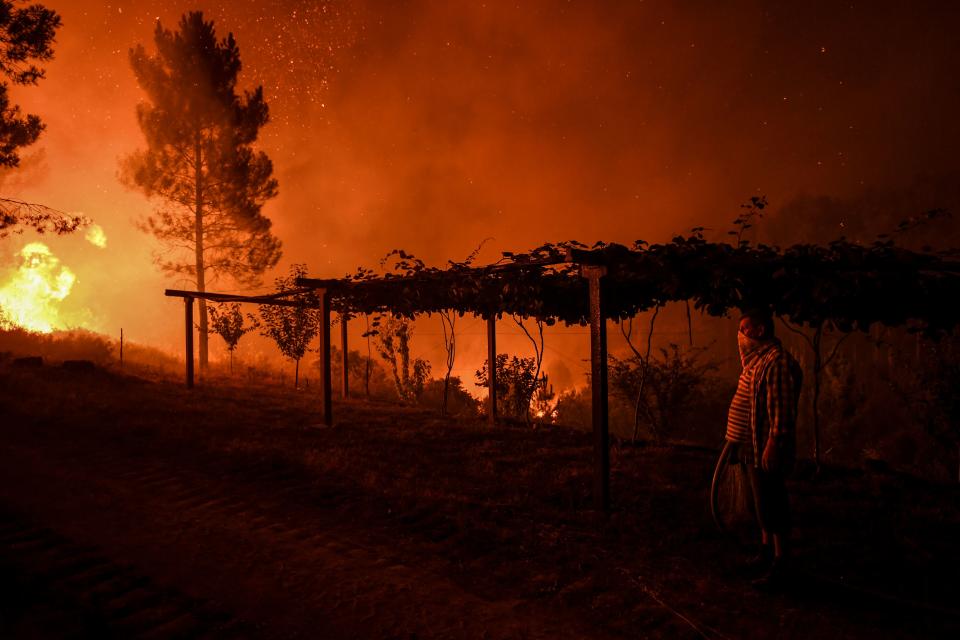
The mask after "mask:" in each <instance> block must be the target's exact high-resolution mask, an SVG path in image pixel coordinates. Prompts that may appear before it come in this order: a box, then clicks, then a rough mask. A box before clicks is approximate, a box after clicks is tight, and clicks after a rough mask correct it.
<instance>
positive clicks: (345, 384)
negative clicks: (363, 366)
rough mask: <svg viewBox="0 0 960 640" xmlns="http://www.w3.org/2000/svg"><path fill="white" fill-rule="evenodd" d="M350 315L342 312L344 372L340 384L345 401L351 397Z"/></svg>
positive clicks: (341, 332) (342, 362) (341, 341)
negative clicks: (348, 331)
mask: <svg viewBox="0 0 960 640" xmlns="http://www.w3.org/2000/svg"><path fill="white" fill-rule="evenodd" d="M348 318H349V315H348V314H347V312H346V311H341V312H340V348H341V350H342V351H343V357H341V358H340V364H341V365H342V367H343V370H342V374H341V377H342V382H341V384H340V395H341V396H342V397H343V399H344V400H346V399H347V396H349V395H350V382H349V381H350V376H349V375H348V374H349V364H350V363H349V348H348V346H347V319H348Z"/></svg>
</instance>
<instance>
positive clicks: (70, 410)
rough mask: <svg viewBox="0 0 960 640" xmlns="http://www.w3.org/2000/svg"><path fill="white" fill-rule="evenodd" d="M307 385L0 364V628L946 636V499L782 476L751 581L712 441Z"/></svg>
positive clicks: (955, 502)
mask: <svg viewBox="0 0 960 640" xmlns="http://www.w3.org/2000/svg"><path fill="white" fill-rule="evenodd" d="M336 412H337V418H338V422H339V424H338V426H337V427H335V428H333V429H322V428H317V427H315V426H312V425H313V424H314V423H315V422H316V420H317V415H316V412H315V406H314V404H313V398H312V396H311V392H310V391H309V390H308V391H305V392H300V393H294V392H292V391H282V390H278V389H271V388H256V387H245V388H239V387H234V388H225V387H220V388H212V387H211V388H200V389H196V390H194V391H193V392H188V391H186V390H185V389H182V388H181V387H179V386H178V385H176V384H173V383H167V382H151V381H144V380H138V379H136V378H130V377H122V376H117V375H114V374H110V373H106V372H101V371H93V372H67V371H63V370H61V369H59V368H56V367H44V368H42V369H38V370H33V371H22V370H14V369H10V368H6V367H0V589H2V590H3V593H2V594H0V595H2V597H0V637H3V638H47V637H51V638H57V637H96V638H106V637H150V638H172V637H185V638H193V637H209V638H252V637H271V638H274V637H276V638H293V637H300V638H608V637H609V638H617V637H628V638H635V637H664V638H739V637H746V636H752V637H782V638H810V637H823V638H833V637H863V638H888V637H960V635H958V634H960V611H958V608H960V605H958V602H960V598H958V596H960V588H958V586H957V581H956V576H957V573H958V570H960V551H958V547H957V541H958V540H960V490H958V489H957V487H942V486H934V485H929V484H925V483H921V482H918V481H910V480H908V479H904V478H900V477H894V476H891V475H882V474H871V473H862V472H853V471H846V472H841V471H837V470H827V471H826V472H825V473H824V474H822V475H821V477H820V478H819V479H817V480H816V481H810V480H804V481H799V480H798V481H795V482H794V483H793V486H792V489H793V492H794V502H795V507H796V509H795V511H796V520H797V524H798V527H797V554H798V564H799V567H800V569H801V570H802V574H801V575H800V576H799V577H798V579H797V582H796V584H795V585H794V587H793V588H791V589H789V590H787V591H785V592H783V593H776V594H767V593H760V592H757V591H756V590H754V589H752V588H751V587H750V586H749V584H748V581H747V578H746V576H745V575H744V573H743V571H742V570H741V569H740V568H739V567H740V565H741V563H742V562H743V560H744V559H745V552H744V551H743V550H741V549H738V548H737V547H736V546H735V545H734V544H732V543H731V542H730V541H729V540H726V539H723V538H721V537H720V536H719V535H718V534H716V533H715V532H714V530H713V526H712V523H711V522H710V520H709V516H708V512H707V508H706V504H707V502H706V487H707V485H708V483H709V477H710V473H711V471H712V464H713V458H714V454H713V453H712V452H709V451H701V450H695V449H682V448H628V447H621V448H615V450H614V452H613V454H612V463H613V468H614V477H613V484H612V490H613V496H614V512H613V514H612V516H611V517H610V518H609V519H607V520H604V519H600V518H597V517H596V516H595V515H594V514H593V513H592V512H591V511H590V510H589V508H588V507H589V486H590V469H589V466H588V464H589V460H590V449H589V439H588V437H587V435H586V434H581V433H577V432H572V431H567V430H560V429H552V430H543V429H541V430H529V429H522V428H515V427H503V428H498V429H496V430H489V429H487V428H486V427H484V426H482V425H477V424H461V423H457V422H455V421H451V420H444V419H441V418H438V417H437V416H435V415H433V414H431V413H428V412H423V411H419V410H414V409H404V408H397V407H393V406H386V405H373V404H367V403H362V402H351V403H345V404H338V405H337V406H336Z"/></svg>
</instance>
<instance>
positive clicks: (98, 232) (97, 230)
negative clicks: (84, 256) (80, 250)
mask: <svg viewBox="0 0 960 640" xmlns="http://www.w3.org/2000/svg"><path fill="white" fill-rule="evenodd" d="M84 238H86V240H87V242H89V243H90V244H92V245H93V246H95V247H99V248H101V249H106V248H107V234H106V233H104V232H103V227H101V226H100V225H98V224H94V225H90V228H89V229H87V234H86V235H85V236H84Z"/></svg>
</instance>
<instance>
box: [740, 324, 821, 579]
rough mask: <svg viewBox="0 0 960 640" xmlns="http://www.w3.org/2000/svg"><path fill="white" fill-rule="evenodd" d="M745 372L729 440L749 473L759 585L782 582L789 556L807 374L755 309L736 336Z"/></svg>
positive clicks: (741, 325)
mask: <svg viewBox="0 0 960 640" xmlns="http://www.w3.org/2000/svg"><path fill="white" fill-rule="evenodd" d="M737 344H738V346H739V348H740V362H741V364H742V365H743V370H742V372H741V374H740V380H739V382H738V384H737V391H736V393H735V394H734V396H733V401H732V402H731V403H730V411H729V413H728V415H727V435H726V438H727V440H729V441H730V442H733V443H736V445H737V448H738V450H739V451H738V453H739V455H738V457H739V460H740V461H741V462H742V463H743V464H744V465H745V467H746V469H747V477H748V478H749V481H750V489H751V493H752V494H753V502H754V506H755V508H756V515H757V520H758V522H759V524H760V528H761V531H762V545H761V551H760V555H759V556H758V558H757V559H756V560H755V563H756V564H759V565H762V566H763V567H764V568H765V569H766V573H765V574H764V575H763V576H762V577H760V578H758V579H757V580H754V584H755V585H757V586H759V587H763V586H774V584H775V583H779V582H781V581H782V579H783V576H784V569H785V566H786V562H787V558H788V554H789V546H788V545H789V534H790V507H789V502H788V499H787V486H786V482H785V479H786V475H787V474H788V473H789V472H790V470H791V468H792V467H793V462H794V459H795V456H796V423H797V404H798V400H799V397H800V385H801V384H802V382H803V373H802V371H801V369H800V365H799V364H797V361H796V360H795V359H794V358H793V357H792V356H791V355H790V354H789V353H787V351H786V349H784V348H783V345H781V344H780V341H779V340H778V339H777V338H776V336H775V335H774V325H773V315H772V314H771V313H770V311H768V310H766V309H751V310H747V311H745V312H744V313H743V314H742V315H741V317H740V329H739V332H738V333H737Z"/></svg>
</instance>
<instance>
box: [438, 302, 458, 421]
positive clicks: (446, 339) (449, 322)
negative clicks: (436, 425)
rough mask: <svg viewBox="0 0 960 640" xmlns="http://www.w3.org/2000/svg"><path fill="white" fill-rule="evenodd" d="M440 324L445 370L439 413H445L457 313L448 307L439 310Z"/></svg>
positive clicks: (455, 340)
mask: <svg viewBox="0 0 960 640" xmlns="http://www.w3.org/2000/svg"><path fill="white" fill-rule="evenodd" d="M439 316H440V324H441V325H442V327H443V349H444V351H446V354H447V362H446V364H447V370H446V372H444V375H443V403H442V404H441V405H440V414H441V415H447V400H448V397H449V395H450V393H449V392H450V373H451V372H452V371H453V363H454V362H455V360H456V357H457V334H456V325H457V314H456V313H455V312H453V311H450V310H449V309H445V310H443V311H440V313H439Z"/></svg>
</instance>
